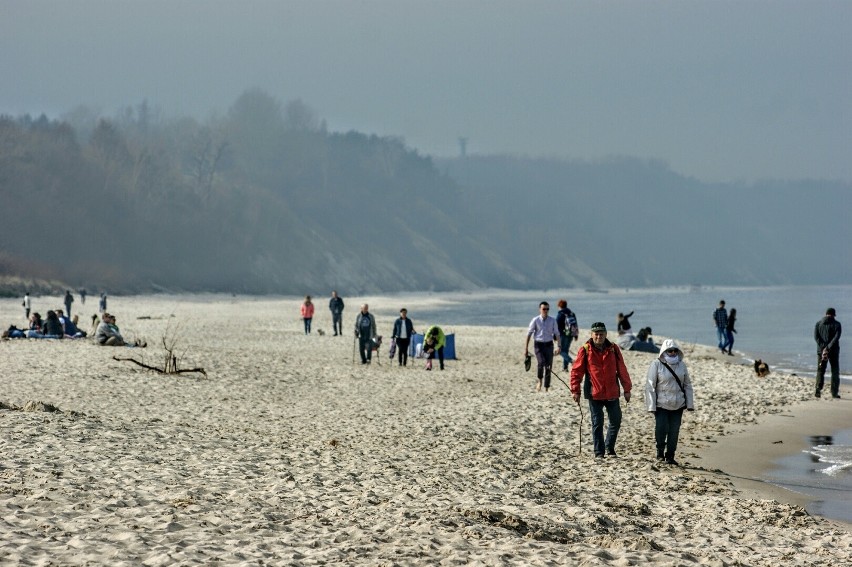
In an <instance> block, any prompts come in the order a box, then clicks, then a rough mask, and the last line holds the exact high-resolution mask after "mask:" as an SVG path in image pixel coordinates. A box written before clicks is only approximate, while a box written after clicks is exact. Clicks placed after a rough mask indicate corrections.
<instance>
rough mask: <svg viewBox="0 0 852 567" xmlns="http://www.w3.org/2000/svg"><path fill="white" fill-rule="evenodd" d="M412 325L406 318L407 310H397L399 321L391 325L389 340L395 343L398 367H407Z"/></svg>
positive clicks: (412, 332)
mask: <svg viewBox="0 0 852 567" xmlns="http://www.w3.org/2000/svg"><path fill="white" fill-rule="evenodd" d="M414 333H416V331H415V330H414V323H412V322H411V319H409V318H408V310H407V309H406V308H405V307H403V308H402V309H400V310H399V319H397V320H396V321H394V323H393V332H392V333H391V339H392V340H394V341H396V352H397V358H398V360H399V365H400V366H407V365H408V347H409V346H410V345H411V336H412V335H414Z"/></svg>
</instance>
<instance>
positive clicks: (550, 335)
mask: <svg viewBox="0 0 852 567" xmlns="http://www.w3.org/2000/svg"><path fill="white" fill-rule="evenodd" d="M529 335H532V337H533V340H535V342H537V343H546V342H549V341H554V340H559V327H558V326H557V325H556V319H554V318H553V317H549V316H548V317H545V318H544V319H542V318H541V315H539V316H538V317H534V318H533V320H532V321H530V328H529V330H528V331H527V336H529Z"/></svg>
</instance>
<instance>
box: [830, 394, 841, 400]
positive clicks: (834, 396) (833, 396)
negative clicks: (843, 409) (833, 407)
mask: <svg viewBox="0 0 852 567" xmlns="http://www.w3.org/2000/svg"><path fill="white" fill-rule="evenodd" d="M831 397H832V398H834V399H835V400H839V399H840V394H831Z"/></svg>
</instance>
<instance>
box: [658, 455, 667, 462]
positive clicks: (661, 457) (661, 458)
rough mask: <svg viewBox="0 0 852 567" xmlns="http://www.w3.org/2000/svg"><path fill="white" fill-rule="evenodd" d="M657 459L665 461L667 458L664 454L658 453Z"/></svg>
mask: <svg viewBox="0 0 852 567" xmlns="http://www.w3.org/2000/svg"><path fill="white" fill-rule="evenodd" d="M657 460H658V461H665V460H666V458H665V457H664V456H663V455H662V454H658V455H657Z"/></svg>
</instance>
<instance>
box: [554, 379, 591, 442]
mask: <svg viewBox="0 0 852 567" xmlns="http://www.w3.org/2000/svg"><path fill="white" fill-rule="evenodd" d="M550 373H551V374H553V375H554V376H556V379H557V380H559V381H560V382H562V383H563V384H565V387H566V388H568V391H569V392H570V391H571V387H570V386H568V384H566V383H565V380H563V379H562V378H560V377H559V374H557V373H556V372H554V371H553V370H552V369H551V370H550ZM577 409H578V410H580V423H579V424H578V425H577V454H578V455H582V454H583V406H581V405H580V400H577Z"/></svg>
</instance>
